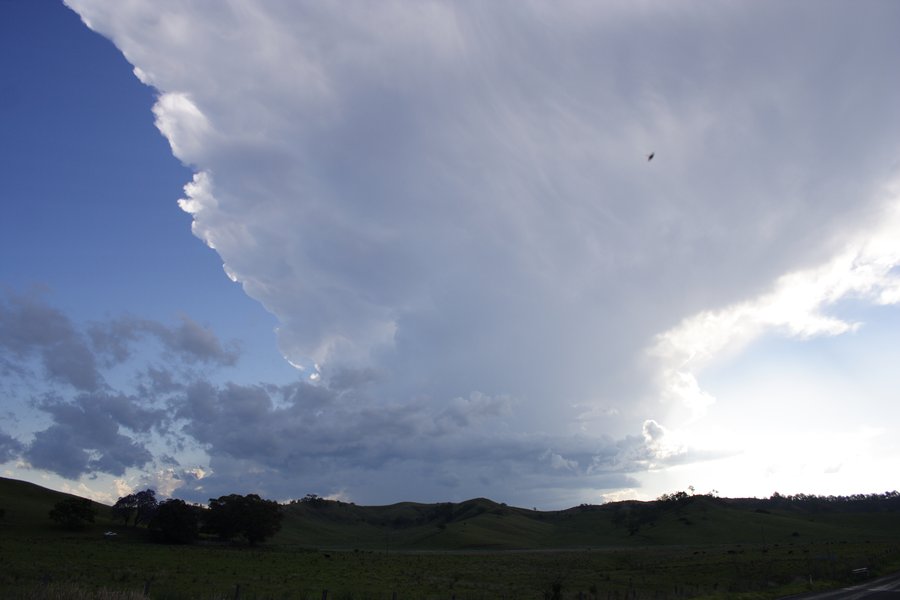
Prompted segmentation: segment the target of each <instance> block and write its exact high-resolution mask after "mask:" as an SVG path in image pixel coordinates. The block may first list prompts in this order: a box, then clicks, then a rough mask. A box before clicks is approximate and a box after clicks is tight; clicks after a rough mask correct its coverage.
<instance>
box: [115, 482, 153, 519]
mask: <svg viewBox="0 0 900 600" xmlns="http://www.w3.org/2000/svg"><path fill="white" fill-rule="evenodd" d="M157 506H158V503H157V501H156V491H155V490H151V489H149V488H148V489H146V490H144V491H142V492H137V493H135V494H128V495H127V496H122V497H121V498H119V499H118V500H116V503H115V504H113V507H112V512H113V516H115V517H116V518H118V519H122V521H123V522H124V523H125V524H126V525H128V522H129V521H131V520H132V518H133V519H134V522H133V524H134V525H135V526H137V525H140V524H141V523H144V524H147V523H149V522H150V520H151V519H152V518H153V514H154V513H155V512H156V507H157Z"/></svg>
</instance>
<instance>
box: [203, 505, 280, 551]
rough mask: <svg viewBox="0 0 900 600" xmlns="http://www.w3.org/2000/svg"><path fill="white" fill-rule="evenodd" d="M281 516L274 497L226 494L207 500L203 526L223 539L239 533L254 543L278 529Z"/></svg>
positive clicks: (233, 536)
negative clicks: (207, 508)
mask: <svg viewBox="0 0 900 600" xmlns="http://www.w3.org/2000/svg"><path fill="white" fill-rule="evenodd" d="M281 518H282V513H281V506H280V505H279V504H278V503H277V502H275V501H274V500H263V499H262V498H260V497H259V496H257V495H256V494H248V495H246V496H240V495H238V494H230V495H228V496H221V497H219V498H210V499H209V513H208V514H207V519H206V527H207V529H208V530H209V531H210V532H211V533H215V534H217V535H218V536H219V537H220V538H221V539H223V540H230V539H233V538H235V537H238V536H241V537H243V538H244V539H246V540H247V542H249V543H250V544H256V543H258V542H261V541H263V540H264V539H266V538H267V537H271V536H273V535H275V533H277V532H278V530H279V529H281Z"/></svg>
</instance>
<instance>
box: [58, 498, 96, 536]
mask: <svg viewBox="0 0 900 600" xmlns="http://www.w3.org/2000/svg"><path fill="white" fill-rule="evenodd" d="M95 513H96V511H95V510H94V505H93V504H92V503H91V501H90V500H88V499H87V498H75V497H69V498H63V499H62V500H60V501H59V502H57V503H56V505H55V506H54V507H53V509H52V510H51V511H50V513H49V516H50V518H51V519H53V520H54V521H56V522H57V523H58V524H59V525H60V526H62V527H65V528H66V529H81V528H82V527H84V526H85V525H86V524H87V523H93V522H94V515H95Z"/></svg>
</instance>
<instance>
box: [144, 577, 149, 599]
mask: <svg viewBox="0 0 900 600" xmlns="http://www.w3.org/2000/svg"><path fill="white" fill-rule="evenodd" d="M149 595H150V580H149V579H148V580H147V581H145V582H144V596H149Z"/></svg>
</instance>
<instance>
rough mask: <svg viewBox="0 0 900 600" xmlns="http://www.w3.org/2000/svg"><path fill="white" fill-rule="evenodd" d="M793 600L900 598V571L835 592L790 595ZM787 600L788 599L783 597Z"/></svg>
mask: <svg viewBox="0 0 900 600" xmlns="http://www.w3.org/2000/svg"><path fill="white" fill-rule="evenodd" d="M789 598H790V599H791V600H900V573H896V574H894V575H888V576H887V577H880V578H878V579H873V580H872V581H866V582H864V583H860V584H858V585H854V586H851V587H848V588H844V589H842V590H834V591H833V592H816V593H812V594H802V595H799V596H789ZM783 600H786V599H783Z"/></svg>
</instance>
